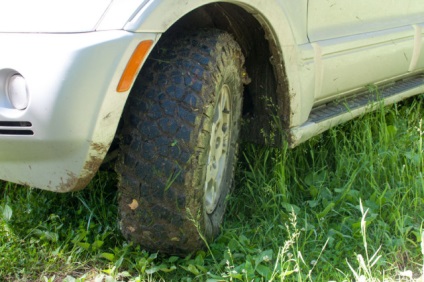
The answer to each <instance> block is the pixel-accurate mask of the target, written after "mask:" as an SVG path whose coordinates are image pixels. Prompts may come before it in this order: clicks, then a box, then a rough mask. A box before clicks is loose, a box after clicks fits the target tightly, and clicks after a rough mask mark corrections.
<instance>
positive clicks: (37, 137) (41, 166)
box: [0, 31, 157, 192]
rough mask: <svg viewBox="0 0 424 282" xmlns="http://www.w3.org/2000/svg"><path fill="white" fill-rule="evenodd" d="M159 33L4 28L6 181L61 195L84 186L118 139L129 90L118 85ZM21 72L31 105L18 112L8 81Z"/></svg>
mask: <svg viewBox="0 0 424 282" xmlns="http://www.w3.org/2000/svg"><path fill="white" fill-rule="evenodd" d="M156 37H157V35H156V34H153V33H130V32H126V31H104V32H89V33H79V34H22V33H19V34H16V33H15V34H14V33H0V42H2V44H1V45H0V179H3V180H7V181H11V182H15V183H20V184H25V185H29V186H33V187H37V188H41V189H45V190H51V191H55V192H67V191H73V190H78V189H81V188H84V187H85V186H86V185H87V184H88V182H89V181H90V180H91V178H92V176H93V175H94V173H95V172H96V171H97V169H98V167H99V166H100V164H101V162H102V160H103V158H104V156H105V154H106V152H107V150H108V148H109V146H110V143H111V142H112V140H113V137H114V134H115V131H116V127H117V125H118V122H119V119H120V116H121V113H122V110H123V107H124V104H125V101H126V99H127V96H128V92H126V93H117V92H116V86H117V84H118V82H119V79H120V76H121V74H122V71H123V70H124V68H125V66H126V63H127V61H128V59H129V58H130V56H131V54H132V52H133V50H134V49H135V47H136V46H137V44H138V43H139V42H140V41H143V40H155V39H156ZM13 71H15V72H19V73H20V74H21V75H22V76H23V77H24V78H25V81H26V83H27V89H28V92H29V105H28V107H27V108H26V109H25V110H17V109H14V108H13V107H12V105H11V103H10V102H9V101H8V99H7V96H6V93H5V92H6V91H5V86H4V84H5V80H6V78H7V76H8V75H10V73H11V72H13Z"/></svg>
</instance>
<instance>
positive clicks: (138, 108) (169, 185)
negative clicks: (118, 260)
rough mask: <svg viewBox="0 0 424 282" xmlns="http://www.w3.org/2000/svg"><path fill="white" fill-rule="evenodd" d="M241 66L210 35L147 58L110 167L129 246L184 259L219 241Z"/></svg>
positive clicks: (234, 51) (228, 44)
mask: <svg viewBox="0 0 424 282" xmlns="http://www.w3.org/2000/svg"><path fill="white" fill-rule="evenodd" d="M243 63H244V57H243V54H242V52H241V49H240V47H239V46H238V44H237V43H236V42H235V41H234V39H233V38H232V36H230V35H229V34H227V33H225V32H222V31H217V30H202V31H197V32H193V33H190V34H187V35H184V36H179V37H178V38H176V39H175V38H174V39H172V40H171V39H168V40H164V41H163V42H160V43H159V45H158V46H156V47H155V49H154V50H153V51H152V54H151V56H150V59H149V60H148V61H147V62H146V65H145V66H144V67H143V69H142V71H141V73H140V74H139V76H138V78H137V81H136V83H135V85H134V88H133V90H132V92H131V94H130V97H129V99H128V102H127V106H126V109H125V112H124V117H123V131H122V141H121V145H120V149H121V155H120V158H119V160H118V162H117V165H116V171H117V173H118V175H119V178H120V180H119V184H118V185H119V209H120V225H121V230H122V233H123V235H124V236H125V237H126V238H127V239H128V240H131V241H133V242H135V243H137V244H140V245H141V246H142V247H144V248H146V249H147V250H151V251H160V252H163V253H168V254H178V255H185V254H187V253H189V252H192V251H196V250H199V249H201V248H203V247H204V242H203V240H202V238H201V237H202V236H203V237H204V238H206V239H207V240H212V239H213V238H215V237H216V236H217V234H218V233H219V230H220V225H221V223H222V218H223V215H224V211H225V205H226V203H225V201H226V196H227V195H228V192H229V190H230V189H231V186H232V184H233V183H232V182H233V176H234V167H235V163H236V153H237V139H238V135H239V129H240V116H241V109H242V94H243V82H246V81H247V75H246V73H245V72H244V71H243Z"/></svg>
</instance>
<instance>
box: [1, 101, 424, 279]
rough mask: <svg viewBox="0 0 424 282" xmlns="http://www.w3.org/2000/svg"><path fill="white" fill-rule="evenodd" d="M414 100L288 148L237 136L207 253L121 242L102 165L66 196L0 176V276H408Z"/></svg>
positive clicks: (413, 235)
mask: <svg viewBox="0 0 424 282" xmlns="http://www.w3.org/2000/svg"><path fill="white" fill-rule="evenodd" d="M423 99H424V97H422V96H421V97H416V98H414V99H410V100H408V101H406V102H403V103H399V104H397V105H394V106H391V107H389V108H384V109H381V110H380V111H378V112H376V113H373V114H368V115H365V116H363V117H360V118H358V119H356V120H354V121H352V122H349V123H347V124H344V125H342V126H339V127H337V128H335V129H332V130H330V131H328V132H326V133H324V134H322V135H320V136H318V137H316V138H314V139H312V140H310V141H308V142H306V143H304V144H302V145H300V146H299V147H297V148H295V149H288V148H286V147H285V146H282V147H281V148H279V149H276V148H267V147H260V146H254V145H250V144H244V145H243V146H242V150H241V157H240V159H241V160H240V164H239V168H238V172H237V186H236V188H235V190H234V192H233V194H232V196H231V197H230V198H229V199H228V209H227V216H226V220H225V222H224V228H223V232H222V234H221V235H220V237H219V238H218V239H217V240H216V241H215V242H214V243H212V244H211V245H210V251H200V252H198V253H196V254H192V255H191V256H188V257H186V258H178V257H174V256H171V257H169V256H163V255H161V254H152V253H147V252H145V251H143V250H140V248H139V247H137V246H133V245H131V244H129V243H127V242H125V240H124V239H123V238H122V237H121V235H120V234H119V230H118V227H117V222H118V220H117V207H116V192H115V185H116V180H115V176H114V174H113V173H111V172H101V173H99V174H98V175H97V176H96V178H95V179H94V180H93V182H92V183H91V184H90V185H89V187H88V188H87V189H85V190H84V191H81V192H78V193H70V194H54V193H50V192H46V191H40V190H36V189H28V188H24V187H20V186H17V185H14V184H11V183H4V182H3V183H0V193H1V195H3V196H2V197H1V199H0V280H6V281H62V280H64V279H65V281H66V280H67V281H94V279H95V278H96V277H97V279H100V278H101V277H103V278H105V279H106V278H107V279H109V280H107V281H115V280H123V281H128V280H132V281H161V280H166V281H170V280H175V281H205V280H209V281H269V280H272V281H283V280H286V281H328V280H334V281H343V280H361V279H365V280H366V281H383V280H384V279H386V280H397V279H400V277H402V275H403V277H404V279H406V280H407V279H408V275H412V276H413V277H414V278H416V277H419V276H420V275H421V273H422V268H423V253H422V249H423V248H422V247H421V244H422V241H421V238H422V234H423V232H422V228H423V218H424V209H423V206H424V205H423V201H424V179H423V173H424V158H423V156H422V153H423V131H424V124H422V122H421V121H422V118H423V117H424V110H423V108H422V104H423ZM365 280H363V281H365ZM98 281H100V280H98Z"/></svg>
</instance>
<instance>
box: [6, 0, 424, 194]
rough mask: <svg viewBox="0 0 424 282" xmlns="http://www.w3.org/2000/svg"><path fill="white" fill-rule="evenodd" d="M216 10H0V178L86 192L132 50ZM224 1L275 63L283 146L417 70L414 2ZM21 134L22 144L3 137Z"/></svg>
mask: <svg viewBox="0 0 424 282" xmlns="http://www.w3.org/2000/svg"><path fill="white" fill-rule="evenodd" d="M215 2H217V1H212V0H190V1H182V0H138V1H136V0H90V1H83V0H73V1H65V0H62V1H59V0H40V1H33V0H14V1H4V0H0V41H1V42H2V45H1V46H0V179H4V180H8V181H13V182H17V183H22V184H27V185H30V186H34V187H38V188H42V189H46V190H51V191H56V192H66V191H72V190H75V189H81V188H83V187H84V186H85V185H87V183H88V182H89V180H90V179H91V177H92V176H93V174H94V173H95V172H96V170H97V168H98V167H99V165H100V163H101V162H102V160H103V158H104V156H105V155H106V152H107V150H108V148H109V146H110V144H111V142H112V140H113V137H114V134H115V131H116V128H117V126H118V122H119V120H120V116H121V114H122V110H123V107H124V105H125V102H126V99H127V96H128V93H129V91H126V92H124V93H118V92H117V91H116V86H117V84H118V81H119V79H120V77H121V74H122V72H123V70H124V68H125V66H126V64H127V62H128V60H129V58H130V56H131V54H132V52H133V50H134V49H135V47H136V46H137V44H138V43H139V42H141V41H143V40H153V42H157V40H158V39H159V37H160V36H161V34H162V33H163V32H165V31H167V30H168V29H169V28H170V27H171V26H172V25H173V24H174V23H176V22H177V21H178V20H179V19H181V18H182V17H183V16H184V15H187V14H188V13H189V12H191V11H193V10H194V9H196V8H198V7H201V6H203V5H207V4H210V3H215ZM226 2H227V3H231V4H234V5H238V6H240V7H242V8H243V9H245V10H246V11H248V12H249V13H251V14H252V15H254V17H255V18H256V19H257V20H258V21H259V22H260V23H261V25H262V26H263V28H264V29H265V30H266V36H267V39H268V40H269V41H270V42H273V43H274V44H275V47H276V48H277V49H278V53H279V54H281V58H280V61H275V62H274V63H275V64H278V65H280V66H282V67H283V68H284V71H285V74H286V81H287V84H288V93H285V94H286V95H288V97H289V100H290V112H291V113H290V114H291V117H290V124H289V129H290V131H291V133H292V134H293V136H294V137H295V139H296V140H297V141H296V140H295V141H293V143H294V144H297V143H296V142H300V140H301V141H303V140H306V139H307V138H310V137H311V136H313V135H315V134H317V133H319V132H322V131H323V130H325V128H328V126H330V125H331V124H333V125H334V124H337V123H338V122H341V121H344V120H347V119H349V118H351V116H347V115H346V116H343V117H339V118H338V119H337V120H329V121H327V124H321V125H316V124H310V123H307V124H306V126H305V122H306V121H307V119H308V116H309V114H310V112H311V109H312V108H313V107H314V106H317V105H321V104H324V103H327V102H328V101H331V100H334V98H335V97H342V96H346V95H349V94H352V93H354V92H355V91H357V90H358V89H361V88H363V87H364V86H365V85H366V84H368V83H383V82H385V81H391V80H393V79H395V78H400V77H403V76H406V75H413V74H415V73H423V72H424V50H423V49H424V16H423V15H424V2H423V1H422V0H405V2H406V4H405V2H402V4H404V5H401V4H400V2H401V1H398V2H395V1H390V2H389V3H387V1H383V0H381V1H374V2H372V3H371V2H365V0H358V1H349V0H340V1H339V0H337V1H335V0H330V1H327V0H325V1H324V0H309V1H308V0H296V1H291V0H230V1H226ZM308 5H309V7H308ZM381 5H384V6H385V9H378V8H379V7H380V6H381ZM23 7H24V8H25V9H23ZM47 7H48V8H47ZM367 9H368V10H367ZM373 9H375V10H374V11H371V10H373ZM358 15H360V16H358ZM358 18H359V19H358ZM22 19H25V20H22ZM270 59H271V58H270ZM272 59H273V60H277V59H278V58H272ZM364 66H366V67H364ZM13 71H16V72H19V73H20V74H22V76H23V77H24V78H25V79H26V82H27V86H28V90H29V93H30V102H29V106H28V108H27V109H25V110H17V109H13V107H11V104H10V102H9V101H8V99H7V98H6V94H5V90H4V88H5V81H6V79H7V76H8V75H10V73H11V72H13ZM352 73H354V74H355V75H354V76H352ZM417 91H421V90H420V89H417V90H414V91H408V92H405V93H404V94H402V95H403V96H402V95H400V96H399V97H400V98H403V97H407V96H411V95H414V94H416V93H417ZM396 99H397V98H391V100H390V101H396ZM361 112H363V110H356V111H355V114H360V113H361ZM14 122H16V123H20V122H30V123H31V125H30V126H24V127H19V126H14ZM8 123H9V124H8ZM10 123H12V125H13V126H11V124H10ZM302 126H303V127H302ZM22 129H24V130H30V131H32V132H33V134H32V135H30V136H27V135H22V136H21V135H10V134H2V132H7V130H22Z"/></svg>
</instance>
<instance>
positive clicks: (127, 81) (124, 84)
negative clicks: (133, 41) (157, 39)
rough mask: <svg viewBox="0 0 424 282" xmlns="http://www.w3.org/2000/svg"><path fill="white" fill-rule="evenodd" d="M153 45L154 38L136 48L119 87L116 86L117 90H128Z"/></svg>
mask: <svg viewBox="0 0 424 282" xmlns="http://www.w3.org/2000/svg"><path fill="white" fill-rule="evenodd" d="M152 45H153V40H146V41H142V42H140V43H139V44H138V46H137V48H135V50H134V52H133V54H132V56H131V58H130V60H129V61H128V63H127V66H126V67H125V70H124V72H123V73H122V76H121V79H120V80H119V83H118V87H116V91H117V92H125V91H128V90H129V89H130V87H131V85H132V83H133V81H134V79H135V76H136V74H137V71H138V69H139V68H140V65H141V64H142V63H143V61H144V60H145V58H146V55H147V53H148V52H149V50H150V47H151V46H152Z"/></svg>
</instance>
